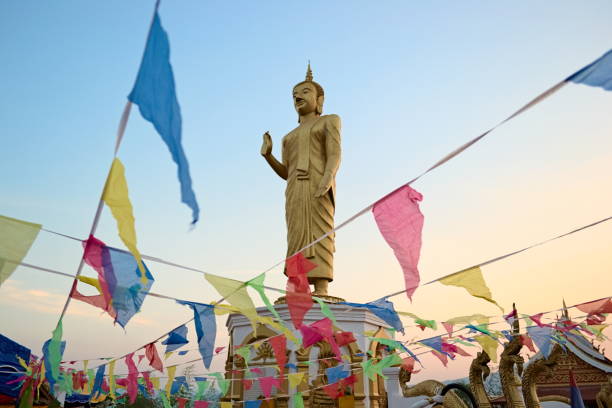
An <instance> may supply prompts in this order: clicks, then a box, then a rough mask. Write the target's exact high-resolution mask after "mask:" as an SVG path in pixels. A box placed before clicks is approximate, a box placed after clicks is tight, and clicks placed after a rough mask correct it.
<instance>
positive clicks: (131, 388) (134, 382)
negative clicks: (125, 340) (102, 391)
mask: <svg viewBox="0 0 612 408" xmlns="http://www.w3.org/2000/svg"><path fill="white" fill-rule="evenodd" d="M133 357H134V353H130V354H128V355H127V356H125V364H126V365H127V368H128V376H127V384H126V385H127V393H128V396H129V397H130V404H133V403H134V401H136V395H137V394H138V369H137V368H136V364H134V360H133ZM117 383H119V381H118V380H117Z"/></svg>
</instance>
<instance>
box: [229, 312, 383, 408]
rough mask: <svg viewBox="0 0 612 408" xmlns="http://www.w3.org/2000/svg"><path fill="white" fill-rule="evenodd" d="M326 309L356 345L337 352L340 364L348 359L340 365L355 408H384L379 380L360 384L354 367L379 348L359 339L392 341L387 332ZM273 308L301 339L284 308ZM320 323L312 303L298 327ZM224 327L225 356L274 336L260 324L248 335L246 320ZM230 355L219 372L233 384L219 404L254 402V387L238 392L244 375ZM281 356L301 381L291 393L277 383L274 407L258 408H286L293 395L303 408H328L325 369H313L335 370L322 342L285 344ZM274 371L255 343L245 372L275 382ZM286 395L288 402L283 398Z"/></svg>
mask: <svg viewBox="0 0 612 408" xmlns="http://www.w3.org/2000/svg"><path fill="white" fill-rule="evenodd" d="M328 306H329V308H330V310H331V311H332V313H333V314H334V316H335V317H336V320H337V322H338V329H339V330H342V331H347V332H349V331H350V332H352V333H353V334H354V336H355V339H356V340H357V341H356V342H354V343H351V344H348V345H346V346H343V347H341V351H342V355H343V356H347V357H348V358H347V357H344V358H343V360H347V359H348V361H343V362H342V363H341V364H344V365H345V370H347V371H351V374H354V375H355V376H356V377H357V383H355V384H354V386H353V392H354V398H355V407H365V408H383V407H386V406H387V403H386V392H385V386H384V383H383V380H382V378H381V377H378V378H377V379H375V380H374V381H372V380H370V379H368V378H367V377H365V378H364V375H363V370H362V368H361V364H360V363H361V362H363V361H364V360H366V359H367V358H368V354H367V352H368V351H371V353H372V355H379V354H380V350H379V349H380V348H381V347H382V345H381V346H380V347H379V345H378V343H377V342H372V344H370V341H369V339H367V338H366V337H365V336H364V334H363V333H364V332H374V333H376V334H375V335H374V337H384V338H392V337H391V336H390V335H389V332H388V331H387V330H385V329H387V328H390V326H389V325H388V324H387V323H385V322H384V321H383V320H381V319H380V318H378V317H377V316H376V315H374V314H373V313H372V312H370V311H369V310H367V309H365V308H351V307H350V306H346V305H341V304H328ZM275 308H276V311H277V312H278V314H279V315H280V317H281V319H282V320H283V322H284V324H285V326H286V327H288V328H290V329H292V331H293V333H294V334H295V335H296V337H298V338H301V334H300V332H299V331H298V330H295V329H294V327H293V323H292V322H291V318H290V316H289V310H288V308H287V305H286V304H278V305H276V306H275ZM257 311H258V313H259V314H260V315H261V316H267V317H271V318H274V316H273V315H272V313H270V312H269V311H268V310H267V309H266V308H265V307H261V308H258V309H257ZM323 318H325V316H324V315H323V314H322V313H321V311H320V308H319V306H318V304H316V303H315V305H314V306H313V307H312V309H311V310H310V311H309V312H308V313H307V314H306V316H305V318H304V324H310V323H313V322H315V321H317V320H321V319H323ZM226 326H227V328H228V332H229V335H230V345H229V350H232V349H234V348H237V347H240V346H244V345H247V344H249V343H253V342H255V341H258V340H261V339H264V338H267V337H270V336H274V335H277V334H279V333H278V332H277V331H275V330H274V329H273V328H271V327H267V326H264V325H261V324H260V325H258V327H257V332H256V333H254V332H253V327H252V326H251V323H250V322H249V320H248V319H247V318H246V317H244V316H243V315H238V314H232V315H230V316H229V317H228V319H227V322H226ZM232 354H233V353H231V352H230V353H228V358H227V361H226V365H225V370H226V373H227V374H226V378H228V379H229V378H231V379H232V380H234V381H232V385H231V388H230V390H229V391H228V393H227V395H226V396H225V397H224V398H223V401H232V402H234V401H236V402H237V401H244V400H256V399H258V398H260V397H263V393H262V392H261V388H260V386H259V383H258V382H257V381H255V382H254V383H253V385H252V387H251V388H250V389H249V390H245V389H244V387H243V382H242V381H241V380H242V379H243V378H245V377H244V374H245V372H244V371H240V370H244V369H245V368H246V367H245V364H244V360H242V359H241V358H240V357H237V356H235V355H232ZM287 354H288V356H287V362H288V363H291V364H293V365H295V366H296V367H297V369H295V368H293V367H291V368H286V369H285V373H286V374H287V373H295V372H303V373H305V377H306V378H305V379H304V381H303V382H302V383H301V384H300V385H298V386H297V389H296V387H294V388H293V389H289V384H288V381H287V379H286V374H285V378H284V379H283V380H282V383H283V390H282V391H281V390H279V391H277V395H278V397H277V398H276V399H275V400H274V405H270V404H268V407H265V405H264V404H262V408H272V407H274V408H285V407H292V406H293V401H292V399H293V398H292V396H293V395H294V394H295V393H296V392H301V393H302V396H303V398H304V406H305V407H306V408H308V407H313V408H314V407H327V406H329V407H334V406H335V404H334V401H333V400H331V399H329V398H328V396H327V395H326V394H325V392H324V391H323V389H322V385H325V384H327V377H326V376H325V369H326V368H327V366H324V365H322V364H319V362H318V360H320V359H326V361H333V362H334V365H335V362H336V361H337V360H334V359H333V358H332V357H334V356H335V354H334V353H333V351H332V350H331V348H330V347H329V345H328V344H327V342H320V343H317V344H315V345H313V346H311V347H308V348H307V349H304V348H302V347H297V346H296V345H295V344H293V342H291V341H290V340H288V341H287ZM275 366H276V359H275V358H274V353H273V350H272V348H271V346H270V345H269V344H268V343H267V342H263V343H261V345H260V346H259V347H258V348H257V350H253V349H251V356H250V360H249V364H248V367H249V368H259V369H261V370H262V372H263V375H261V374H254V375H253V377H260V376H264V377H265V376H277V375H278V372H277V370H276V368H275ZM288 394H289V396H287V395H288ZM234 406H235V407H236V408H238V407H241V408H242V403H235V404H234Z"/></svg>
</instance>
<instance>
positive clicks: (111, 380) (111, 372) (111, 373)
mask: <svg viewBox="0 0 612 408" xmlns="http://www.w3.org/2000/svg"><path fill="white" fill-rule="evenodd" d="M108 388H109V389H110V396H111V398H112V399H115V360H113V361H111V362H110V363H108Z"/></svg>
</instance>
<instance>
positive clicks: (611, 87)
mask: <svg viewBox="0 0 612 408" xmlns="http://www.w3.org/2000/svg"><path fill="white" fill-rule="evenodd" d="M565 81H566V82H568V81H571V82H574V83H577V84H584V85H590V86H596V87H601V88H603V89H605V90H606V91H612V50H610V51H608V52H606V53H605V54H604V55H602V56H601V57H599V58H598V59H596V60H595V61H593V62H592V63H590V64H589V65H587V66H585V67H584V68H582V69H580V70H579V71H577V72H575V73H574V74H572V75H570V76H569V77H567V79H566V80H565ZM572 407H573V405H572Z"/></svg>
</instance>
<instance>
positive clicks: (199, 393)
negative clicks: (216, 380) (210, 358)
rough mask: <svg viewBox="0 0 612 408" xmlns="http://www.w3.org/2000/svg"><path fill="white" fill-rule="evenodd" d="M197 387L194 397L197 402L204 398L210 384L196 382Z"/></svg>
mask: <svg viewBox="0 0 612 408" xmlns="http://www.w3.org/2000/svg"><path fill="white" fill-rule="evenodd" d="M196 386H197V387H198V389H197V391H196V393H195V396H194V397H193V398H194V399H195V400H196V401H197V400H199V399H200V398H202V396H203V395H204V393H205V392H206V390H207V389H208V387H210V382H208V381H206V380H204V381H196Z"/></svg>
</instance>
